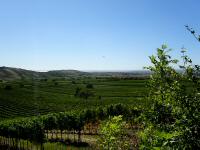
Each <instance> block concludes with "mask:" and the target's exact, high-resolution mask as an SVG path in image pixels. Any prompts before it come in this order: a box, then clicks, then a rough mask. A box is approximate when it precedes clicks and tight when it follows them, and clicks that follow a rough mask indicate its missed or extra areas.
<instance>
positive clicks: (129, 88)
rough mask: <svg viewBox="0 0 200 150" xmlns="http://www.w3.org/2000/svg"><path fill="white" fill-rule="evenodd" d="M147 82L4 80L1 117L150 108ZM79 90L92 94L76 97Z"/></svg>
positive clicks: (1, 95)
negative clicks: (106, 108)
mask: <svg viewBox="0 0 200 150" xmlns="http://www.w3.org/2000/svg"><path fill="white" fill-rule="evenodd" d="M146 82H147V79H143V78H142V79H120V78H111V77H107V78H95V77H93V78H92V77H82V78H75V79H64V78H61V79H58V78H57V79H35V80H15V81H4V82H1V83H0V118H1V119H9V118H15V117H27V116H35V115H39V114H40V115H41V114H47V113H49V112H51V113H52V112H63V111H70V110H79V109H80V110H82V109H85V108H90V107H91V108H92V107H95V106H105V105H109V104H116V103H123V104H127V105H129V104H130V105H135V106H141V105H142V106H144V105H148V104H147V103H146V101H145V100H144V97H145V94H146V93H147V89H146V86H145V85H146ZM87 85H92V87H87ZM77 89H79V91H87V92H89V93H90V95H89V96H88V97H81V96H76V95H75V93H76V90H77Z"/></svg>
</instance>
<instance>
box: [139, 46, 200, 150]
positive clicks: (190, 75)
mask: <svg viewBox="0 0 200 150" xmlns="http://www.w3.org/2000/svg"><path fill="white" fill-rule="evenodd" d="M167 52H168V51H166V46H162V48H161V49H157V56H151V57H150V59H151V62H152V64H153V66H150V67H148V69H149V70H151V71H152V72H153V74H152V76H151V78H150V81H149V89H150V90H149V95H148V98H149V99H151V100H152V101H153V105H152V107H151V109H150V110H149V111H148V112H146V114H145V115H144V116H145V118H146V122H145V129H144V131H142V132H140V134H139V135H140V138H141V147H140V148H141V149H158V148H160V149H199V148H200V113H199V112H200V95H199V93H200V79H199V72H200V69H199V68H200V67H199V66H198V65H195V66H194V65H193V64H192V60H191V59H190V58H189V57H188V56H187V55H185V52H186V50H185V49H182V51H181V52H182V59H183V65H181V66H180V68H181V69H182V70H181V72H177V71H176V70H175V69H174V68H173V67H174V65H173V64H177V62H178V61H177V60H173V59H171V57H170V56H169V55H167Z"/></svg>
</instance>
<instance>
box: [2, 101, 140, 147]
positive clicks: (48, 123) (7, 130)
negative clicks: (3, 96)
mask: <svg viewBox="0 0 200 150" xmlns="http://www.w3.org/2000/svg"><path fill="white" fill-rule="evenodd" d="M122 114H123V115H124V119H125V120H127V121H129V122H127V123H128V124H129V125H130V127H129V128H130V129H131V130H133V128H134V126H131V125H132V120H133V119H134V118H137V117H138V116H139V115H140V114H141V111H140V110H138V109H137V108H135V107H128V106H125V105H121V104H117V105H110V106H107V107H97V108H96V109H85V110H84V111H80V112H78V111H75V112H74V111H71V112H61V113H52V114H48V115H41V116H38V117H31V118H23V119H12V120H5V121H2V122H1V123H0V136H1V137H0V143H1V144H2V145H10V146H12V147H13V148H21V149H29V148H31V149H32V147H34V146H35V145H36V147H39V148H40V149H44V145H45V144H44V143H46V142H54V143H55V142H60V143H63V144H65V145H73V144H75V145H76V144H78V145H83V146H88V143H89V144H90V146H92V144H95V142H96V139H95V138H94V136H95V135H98V122H99V121H100V120H104V119H106V118H108V117H109V116H116V115H122ZM135 136H136V135H132V138H136V137H135ZM83 137H84V139H83V140H82V138H83ZM87 138H89V140H85V139H87ZM92 139H93V142H92ZM133 144H134V145H133V146H134V147H135V146H136V145H137V144H138V143H133Z"/></svg>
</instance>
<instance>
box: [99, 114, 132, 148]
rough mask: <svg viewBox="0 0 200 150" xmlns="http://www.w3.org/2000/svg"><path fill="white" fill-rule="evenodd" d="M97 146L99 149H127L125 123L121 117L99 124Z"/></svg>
mask: <svg viewBox="0 0 200 150" xmlns="http://www.w3.org/2000/svg"><path fill="white" fill-rule="evenodd" d="M98 144H99V147H100V148H101V149H108V150H113V149H129V142H128V141H126V136H125V122H124V121H123V120H122V116H121V115H120V116H115V117H113V118H110V119H109V120H108V121H106V122H103V123H102V124H101V127H100V137H99V140H98Z"/></svg>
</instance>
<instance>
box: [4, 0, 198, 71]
mask: <svg viewBox="0 0 200 150" xmlns="http://www.w3.org/2000/svg"><path fill="white" fill-rule="evenodd" d="M199 6H200V1H199V0H17V1H16V0H6V1H3V0H2V1H0V52H1V53H0V65H1V66H9V67H18V68H25V69H32V70H54V69H78V70H138V69H142V68H143V67H144V66H148V65H149V64H150V62H149V59H148V56H149V55H152V54H154V53H155V52H156V48H157V47H160V46H161V44H163V43H165V44H167V45H168V46H169V47H170V48H172V49H174V51H173V52H172V55H173V56H174V57H176V58H179V57H180V55H179V52H180V48H181V47H182V46H184V47H186V48H187V49H188V51H189V52H188V54H189V56H190V57H191V58H192V59H193V61H194V63H198V64H200V59H199V58H200V43H198V42H197V41H196V40H195V39H194V38H193V37H192V35H191V34H190V33H188V31H186V29H185V27H184V25H186V24H188V25H190V26H191V27H193V28H194V29H196V30H197V31H199V33H200V22H199V20H200V15H199Z"/></svg>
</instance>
